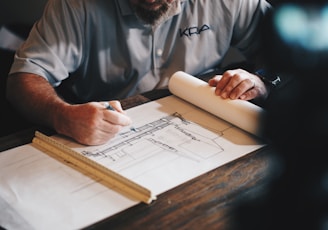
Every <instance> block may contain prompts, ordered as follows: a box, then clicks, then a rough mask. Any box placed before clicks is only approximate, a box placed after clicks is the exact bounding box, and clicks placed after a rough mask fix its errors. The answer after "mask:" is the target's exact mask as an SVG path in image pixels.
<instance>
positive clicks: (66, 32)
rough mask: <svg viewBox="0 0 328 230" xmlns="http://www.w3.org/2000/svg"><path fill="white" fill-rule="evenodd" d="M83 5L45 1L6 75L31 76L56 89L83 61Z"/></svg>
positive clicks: (72, 0)
mask: <svg viewBox="0 0 328 230" xmlns="http://www.w3.org/2000/svg"><path fill="white" fill-rule="evenodd" d="M83 2H84V1H78V0H49V2H48V3H47V5H46V7H45V10H44V13H43V16H42V17H41V19H40V20H39V21H37V22H36V23H35V24H34V26H33V28H32V30H31V32H30V35H29V37H28V38H27V40H26V41H25V43H24V44H23V45H22V46H21V47H20V48H19V49H18V50H17V52H16V54H15V58H14V63H13V65H12V68H11V70H10V73H9V74H12V73H17V72H28V73H34V74H37V75H40V76H42V77H44V78H46V79H47V80H48V81H49V82H50V83H51V84H52V85H53V86H56V85H59V84H60V82H61V81H62V80H64V79H65V78H67V77H68V75H69V73H70V72H74V71H75V70H76V69H77V68H78V67H79V65H80V63H81V60H82V57H83V53H82V46H83V38H82V35H83V32H82V25H83V13H82V12H84V11H83V8H84V5H83Z"/></svg>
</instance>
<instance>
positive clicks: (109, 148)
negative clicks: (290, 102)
mask: <svg viewBox="0 0 328 230" xmlns="http://www.w3.org/2000/svg"><path fill="white" fill-rule="evenodd" d="M127 113H128V115H129V116H130V117H131V118H132V119H133V128H134V129H131V127H126V129H124V130H122V132H120V134H119V135H117V136H116V137H115V138H114V139H113V140H111V141H110V142H108V143H107V144H105V145H102V146H90V147H86V146H82V145H79V144H77V143H75V142H73V141H71V140H70V139H67V138H64V137H62V136H54V138H55V139H56V140H57V141H60V142H62V143H64V144H67V145H68V146H70V147H71V148H72V149H74V150H76V151H79V152H81V153H82V154H83V155H85V156H88V157H90V158H92V159H94V160H95V161H98V162H99V163H101V164H103V165H105V166H106V167H109V168H111V169H112V170H114V171H116V172H119V173H120V174H122V175H124V176H126V177H127V178H130V179H132V180H133V181H135V182H137V183H140V184H141V185H143V186H145V187H147V188H149V189H151V190H152V191H153V192H154V193H155V194H156V195H158V194H161V193H163V192H165V191H167V190H169V189H171V188H174V187H176V186H178V185H180V184H182V183H184V182H186V181H188V180H190V179H192V178H195V177H197V176H199V175H201V174H203V173H205V172H208V171H210V170H212V169H214V168H217V167H219V166H221V165H223V164H225V163H227V162H230V161H232V160H234V159H237V158H239V157H241V156H244V155H246V154H248V153H250V152H252V151H254V150H257V149H259V148H261V147H262V146H263V144H262V143H260V141H259V140H258V139H256V138H255V137H254V136H252V135H250V134H249V133H247V132H245V131H243V130H241V129H239V128H236V127H234V126H232V125H231V124H230V123H228V122H226V121H223V120H221V119H218V118H217V117H216V116H214V115H212V114H210V113H207V112H205V111H203V110H200V109H199V108H198V107H196V106H194V105H191V104H189V103H186V102H185V101H184V100H182V99H180V98H178V97H176V96H169V97H165V98H162V99H159V100H157V101H153V102H150V103H146V104H143V105H141V106H138V107H134V108H132V109H129V110H127ZM0 187H1V189H0V198H1V199H0V200H2V201H4V202H0V205H1V206H0V216H13V215H14V214H15V215H17V216H16V217H14V218H8V219H6V218H0V225H1V226H3V227H5V228H10V227H11V226H16V227H17V226H20V227H17V228H15V229H48V230H51V229H63V230H64V229H80V228H82V227H86V226H88V225H91V224H93V223H95V222H98V221H100V220H102V219H104V218H106V217H109V216H111V215H114V214H116V213H118V212H120V211H122V210H125V209H127V208H129V207H132V206H134V205H136V204H137V203H138V202H137V201H134V200H131V199H129V198H127V197H125V196H123V195H121V194H119V193H117V192H115V191H114V190H111V189H110V188H108V187H107V186H105V185H102V184H101V183H99V182H97V181H96V180H94V179H92V178H90V177H88V176H86V175H84V174H82V173H80V172H79V171H77V170H74V169H73V168H71V167H69V166H67V165H65V164H63V163H61V162H59V161H57V160H56V159H53V158H51V157H49V156H48V155H47V154H45V153H43V152H41V151H40V150H38V149H36V148H35V147H34V146H33V145H32V144H28V145H23V146H21V147H17V148H14V149H11V150H8V151H5V152H2V153H0ZM154 202H156V201H154ZM145 205H146V204H145ZM6 207H10V209H6Z"/></svg>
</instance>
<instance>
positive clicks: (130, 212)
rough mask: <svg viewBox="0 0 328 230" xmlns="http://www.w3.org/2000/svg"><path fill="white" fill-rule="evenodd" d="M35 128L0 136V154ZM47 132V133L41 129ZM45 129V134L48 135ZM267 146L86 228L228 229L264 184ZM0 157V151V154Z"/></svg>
mask: <svg viewBox="0 0 328 230" xmlns="http://www.w3.org/2000/svg"><path fill="white" fill-rule="evenodd" d="M167 95H169V92H168V91H167V90H160V91H157V92H149V93H146V94H143V95H138V96H134V97H131V98H128V99H125V100H122V101H121V103H122V105H123V107H124V108H125V109H127V108H131V107H133V106H136V105H139V104H143V103H147V102H149V101H151V100H155V99H157V98H160V97H163V96H167ZM37 129H40V127H37V126H36V127H31V128H29V129H26V130H22V131H20V132H17V133H14V134H11V135H9V136H5V137H1V138H0V151H4V150H7V149H10V148H13V147H16V146H19V145H23V144H26V143H30V142H31V140H32V138H33V136H34V131H35V130H37ZM45 131H47V130H45ZM51 132H52V131H51V130H48V133H51ZM270 151H271V150H270V148H269V147H265V148H263V149H261V150H258V151H256V152H253V153H250V154H248V155H246V156H244V157H242V158H239V159H237V160H235V161H232V162H230V163H228V164H225V165H223V166H221V167H219V168H217V169H215V170H212V171H210V172H208V173H206V174H203V175H201V176H199V177H197V178H195V179H193V180H190V181H188V182H186V183H184V184H182V185H180V186H178V187H176V188H174V189H171V190H169V191H167V192H165V193H163V194H160V195H159V196H158V197H157V200H155V201H153V202H152V203H151V204H149V205H147V204H144V203H140V204H138V205H136V206H134V207H131V208H129V209H127V210H125V211H123V212H121V213H118V214H116V215H114V216H111V217H109V218H108V219H105V220H103V221H100V222H98V223H96V224H93V225H92V226H89V227H87V228H86V229H225V230H226V229H228V228H229V225H230V221H231V219H232V218H231V217H232V216H233V208H234V207H235V205H236V204H237V203H238V201H239V199H241V198H243V197H246V196H250V197H254V196H255V197H256V196H257V194H258V193H259V192H260V191H261V190H262V188H263V187H264V185H265V183H266V180H267V173H268V166H269V155H270ZM0 154H1V153H0Z"/></svg>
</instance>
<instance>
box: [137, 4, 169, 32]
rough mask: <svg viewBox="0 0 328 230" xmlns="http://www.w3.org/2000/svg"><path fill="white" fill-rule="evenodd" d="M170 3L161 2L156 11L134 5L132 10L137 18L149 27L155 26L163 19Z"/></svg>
mask: <svg viewBox="0 0 328 230" xmlns="http://www.w3.org/2000/svg"><path fill="white" fill-rule="evenodd" d="M170 5H171V3H167V2H165V1H163V2H162V3H161V6H159V8H158V9H156V10H154V9H148V8H144V7H142V6H140V5H134V6H133V7H134V9H135V12H136V15H137V17H138V18H140V19H141V20H142V21H144V22H145V23H147V24H149V25H153V26H155V25H157V24H158V23H159V22H160V21H161V20H162V19H165V17H166V15H167V12H168V10H169V8H170Z"/></svg>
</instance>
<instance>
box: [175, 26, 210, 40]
mask: <svg viewBox="0 0 328 230" xmlns="http://www.w3.org/2000/svg"><path fill="white" fill-rule="evenodd" d="M209 29H210V26H208V25H206V24H204V25H202V26H200V27H197V26H193V27H188V28H186V29H180V37H182V36H187V37H191V36H192V35H200V34H201V33H202V32H204V31H206V30H209Z"/></svg>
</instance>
